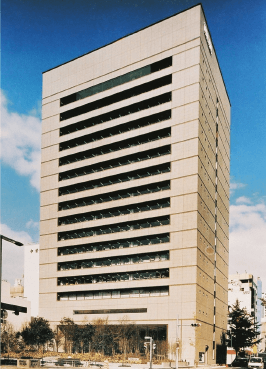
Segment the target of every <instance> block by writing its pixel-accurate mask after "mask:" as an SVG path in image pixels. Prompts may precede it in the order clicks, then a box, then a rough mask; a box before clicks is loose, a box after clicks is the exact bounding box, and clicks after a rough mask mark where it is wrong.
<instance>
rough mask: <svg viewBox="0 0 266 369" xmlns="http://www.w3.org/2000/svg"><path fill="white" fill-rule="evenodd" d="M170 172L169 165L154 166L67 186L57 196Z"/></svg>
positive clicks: (59, 190)
mask: <svg viewBox="0 0 266 369" xmlns="http://www.w3.org/2000/svg"><path fill="white" fill-rule="evenodd" d="M170 171H171V165H170V163H164V164H160V165H154V166H151V167H147V168H142V169H137V170H133V171H130V172H126V173H121V174H116V175H113V176H107V177H103V178H99V179H95V180H92V181H87V182H81V183H76V184H73V185H69V186H63V187H59V189H58V194H59V196H63V195H68V194H71V193H77V192H82V191H87V190H91V189H94V188H98V187H105V186H110V185H113V184H117V183H122V182H129V181H133V180H135V179H140V178H146V177H150V176H155V175H159V174H163V173H168V172H170Z"/></svg>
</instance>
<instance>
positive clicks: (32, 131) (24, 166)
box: [1, 91, 41, 190]
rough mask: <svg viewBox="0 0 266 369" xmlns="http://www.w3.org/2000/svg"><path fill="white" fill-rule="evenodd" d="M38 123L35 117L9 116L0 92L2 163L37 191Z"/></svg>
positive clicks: (39, 145) (39, 142) (38, 172)
mask: <svg viewBox="0 0 266 369" xmlns="http://www.w3.org/2000/svg"><path fill="white" fill-rule="evenodd" d="M40 147H41V120H40V119H39V118H37V117H36V116H34V115H32V114H31V115H23V114H21V115H20V114H18V113H13V112H10V111H9V109H8V101H7V99H6V97H5V95H4V94H3V92H2V91H1V159H2V161H3V163H5V164H7V165H9V166H10V167H12V168H13V169H15V170H16V172H17V173H18V174H20V175H24V176H29V177H30V183H31V185H32V186H33V187H35V188H36V189H37V190H39V188H40V161H41V154H40Z"/></svg>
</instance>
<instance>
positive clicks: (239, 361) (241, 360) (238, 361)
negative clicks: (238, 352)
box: [229, 357, 248, 368]
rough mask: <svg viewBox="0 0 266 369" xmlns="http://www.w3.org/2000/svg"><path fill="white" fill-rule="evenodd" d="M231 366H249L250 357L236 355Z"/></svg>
mask: <svg viewBox="0 0 266 369" xmlns="http://www.w3.org/2000/svg"><path fill="white" fill-rule="evenodd" d="M229 366H233V367H240V368H247V367H248V358H247V357H236V358H235V360H234V361H233V362H232V363H231V364H230V365H229Z"/></svg>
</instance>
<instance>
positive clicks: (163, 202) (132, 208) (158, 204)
mask: <svg viewBox="0 0 266 369" xmlns="http://www.w3.org/2000/svg"><path fill="white" fill-rule="evenodd" d="M169 206H170V198H169V197H167V198H164V199H160V200H153V201H145V202H142V203H138V204H131V205H124V206H118V207H114V208H109V209H104V210H97V211H91V212H86V213H82V214H72V215H68V216H65V217H60V218H58V225H59V226H60V225H66V224H74V223H80V222H86V221H90V220H96V219H102V218H111V217H116V216H120V215H126V214H130V213H140V212H144V211H150V210H157V209H163V208H165V207H169Z"/></svg>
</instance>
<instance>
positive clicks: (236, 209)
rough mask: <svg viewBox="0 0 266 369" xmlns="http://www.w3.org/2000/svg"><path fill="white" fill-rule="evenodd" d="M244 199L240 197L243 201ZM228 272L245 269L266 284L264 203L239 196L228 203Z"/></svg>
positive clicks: (243, 270) (265, 286)
mask: <svg viewBox="0 0 266 369" xmlns="http://www.w3.org/2000/svg"><path fill="white" fill-rule="evenodd" d="M243 200H244V201H243ZM229 246H230V250H229V273H230V274H235V273H236V272H238V273H244V272H245V271H247V272H248V273H250V274H254V275H255V277H261V279H262V282H263V286H264V289H265V288H266V205H265V203H264V202H263V201H262V200H261V202H259V203H257V204H255V203H253V202H252V201H251V200H250V199H248V198H244V199H243V198H239V199H237V200H236V205H231V206H230V236H229Z"/></svg>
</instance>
